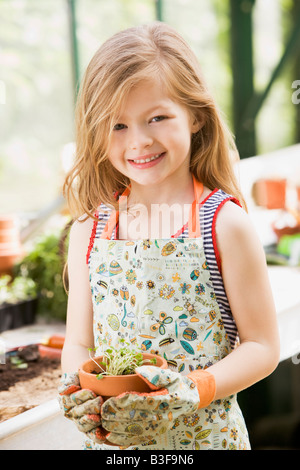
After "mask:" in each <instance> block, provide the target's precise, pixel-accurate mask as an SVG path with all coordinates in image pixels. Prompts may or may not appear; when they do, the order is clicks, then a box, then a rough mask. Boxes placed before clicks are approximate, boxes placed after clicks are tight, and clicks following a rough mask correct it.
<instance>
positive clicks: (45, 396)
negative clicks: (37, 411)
mask: <svg viewBox="0 0 300 470" xmlns="http://www.w3.org/2000/svg"><path fill="white" fill-rule="evenodd" d="M22 353H23V355H22ZM19 354H20V356H21V357H20V356H19ZM13 357H15V358H16V357H17V359H18V358H20V359H21V361H20V364H19V366H18V367H17V366H16V364H13V363H12V361H15V362H16V359H13V360H12V358H13ZM22 361H23V362H22ZM21 364H25V365H23V366H22V365H21ZM22 367H24V368H22ZM60 376H61V366H60V359H58V358H50V357H41V356H40V355H39V353H38V347H37V346H36V345H33V346H30V347H29V346H28V347H26V348H23V351H20V352H17V356H8V357H7V358H6V364H0V423H1V422H3V421H5V420H7V419H9V418H12V417H13V416H16V415H18V414H20V413H23V412H24V411H26V410H29V409H30V408H34V407H35V406H37V405H40V404H42V403H44V402H46V401H48V400H52V399H53V398H56V397H57V387H58V383H59V379H60Z"/></svg>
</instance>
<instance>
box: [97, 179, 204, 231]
mask: <svg viewBox="0 0 300 470" xmlns="http://www.w3.org/2000/svg"><path fill="white" fill-rule="evenodd" d="M193 183H194V193H195V200H194V202H193V203H192V205H191V209H190V214H189V222H188V230H189V238H200V236H201V232H200V221H199V199H200V198H201V196H202V193H203V184H202V183H200V182H199V181H197V180H196V179H195V177H194V176H193ZM129 193H130V186H128V187H127V188H126V189H125V191H124V192H123V194H122V195H121V196H120V198H119V202H122V199H124V198H125V197H127V196H128V194H129ZM118 220H119V211H116V210H113V211H112V213H111V215H110V217H109V220H108V222H107V224H106V225H105V227H104V230H103V231H102V233H101V237H100V238H102V239H103V238H104V239H106V240H110V238H111V234H112V232H113V230H114V228H115V227H116V225H117V222H118Z"/></svg>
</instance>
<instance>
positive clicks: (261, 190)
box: [252, 178, 287, 209]
mask: <svg viewBox="0 0 300 470" xmlns="http://www.w3.org/2000/svg"><path fill="white" fill-rule="evenodd" d="M286 186H287V181H286V179H263V178H262V179H259V180H257V181H256V182H255V183H254V185H253V188H252V196H253V199H254V201H255V203H256V204H257V205H258V206H263V207H266V208H267V209H284V208H285V197H286Z"/></svg>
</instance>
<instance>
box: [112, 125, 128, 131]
mask: <svg viewBox="0 0 300 470" xmlns="http://www.w3.org/2000/svg"><path fill="white" fill-rule="evenodd" d="M125 127H126V126H125V124H116V125H115V126H114V131H122V130H123V129H125Z"/></svg>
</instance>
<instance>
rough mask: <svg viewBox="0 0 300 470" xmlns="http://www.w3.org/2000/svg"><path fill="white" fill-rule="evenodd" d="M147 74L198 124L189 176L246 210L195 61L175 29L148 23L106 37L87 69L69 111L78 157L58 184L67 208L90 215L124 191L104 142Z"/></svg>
mask: <svg viewBox="0 0 300 470" xmlns="http://www.w3.org/2000/svg"><path fill="white" fill-rule="evenodd" d="M149 77H151V78H153V79H157V78H160V79H162V80H163V83H164V85H165V87H166V90H167V92H168V94H169V96H170V98H171V99H173V100H174V101H176V102H177V103H179V104H181V105H183V106H185V107H186V108H187V109H189V110H190V111H191V112H192V113H193V115H194V116H195V117H196V118H198V119H199V120H200V121H201V122H203V123H204V124H203V126H202V128H201V129H200V130H199V132H197V133H196V134H193V136H192V140H191V160H190V169H191V172H192V173H193V175H194V176H195V177H196V179H198V180H199V181H201V182H202V183H203V184H204V186H207V187H208V188H209V189H211V190H213V189H215V188H218V189H222V190H223V191H225V192H227V193H229V194H231V195H233V196H235V197H236V198H237V199H239V200H240V202H241V204H242V205H243V206H244V207H246V204H245V201H244V198H243V196H242V194H241V191H240V189H239V187H238V184H237V181H236V177H235V173H234V169H233V164H232V154H233V155H236V156H237V155H238V153H237V149H236V146H235V143H234V139H233V137H232V135H231V133H230V131H229V129H228V127H227V126H226V124H225V121H224V119H222V118H221V113H220V112H219V110H218V109H217V106H216V104H215V102H214V100H213V98H212V96H211V94H210V93H209V91H208V89H207V87H206V85H205V83H204V80H203V77H202V73H201V70H200V65H199V62H198V60H197V58H196V56H195V54H194V53H193V51H192V50H191V48H190V47H189V46H188V44H187V43H186V42H185V40H184V39H183V38H182V37H181V36H180V35H179V34H178V33H177V32H176V31H175V30H174V29H173V28H171V27H170V26H168V25H166V24H164V23H161V22H154V23H151V24H149V25H143V26H138V27H133V28H129V29H127V30H124V31H121V32H119V33H117V34H115V35H114V36H112V37H111V38H110V39H108V40H107V41H106V42H105V43H104V44H103V45H102V46H101V47H100V48H99V49H98V51H97V52H96V53H95V55H94V57H93V58H92V59H91V61H90V63H89V65H88V67H87V69H86V72H85V75H84V78H83V80H82V83H81V87H80V90H79V95H78V100H77V106H76V114H75V118H76V119H75V122H76V160H75V164H74V167H73V168H72V169H71V171H70V172H69V174H68V175H67V177H66V181H65V185H64V193H65V195H66V197H67V199H68V201H69V205H70V210H71V212H72V213H73V214H74V215H75V216H79V215H82V214H83V213H84V214H86V215H87V216H88V217H93V216H94V212H95V210H96V209H97V207H98V206H99V204H100V202H103V203H104V204H106V205H108V206H114V207H116V206H117V202H116V199H115V197H114V193H115V192H116V191H117V192H122V191H123V190H124V189H125V187H127V186H128V184H129V180H128V178H127V177H125V176H124V175H122V174H121V173H120V172H118V171H117V170H116V169H115V168H114V167H113V166H112V164H111V163H110V161H109V160H108V156H107V148H108V144H109V139H110V135H111V132H112V130H113V126H114V124H115V122H116V120H117V117H118V113H119V112H120V109H121V106H122V103H123V102H124V100H125V99H126V96H127V95H128V93H129V92H130V90H131V89H132V87H133V86H135V85H137V84H138V83H139V82H140V81H143V80H146V79H147V80H149Z"/></svg>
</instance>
